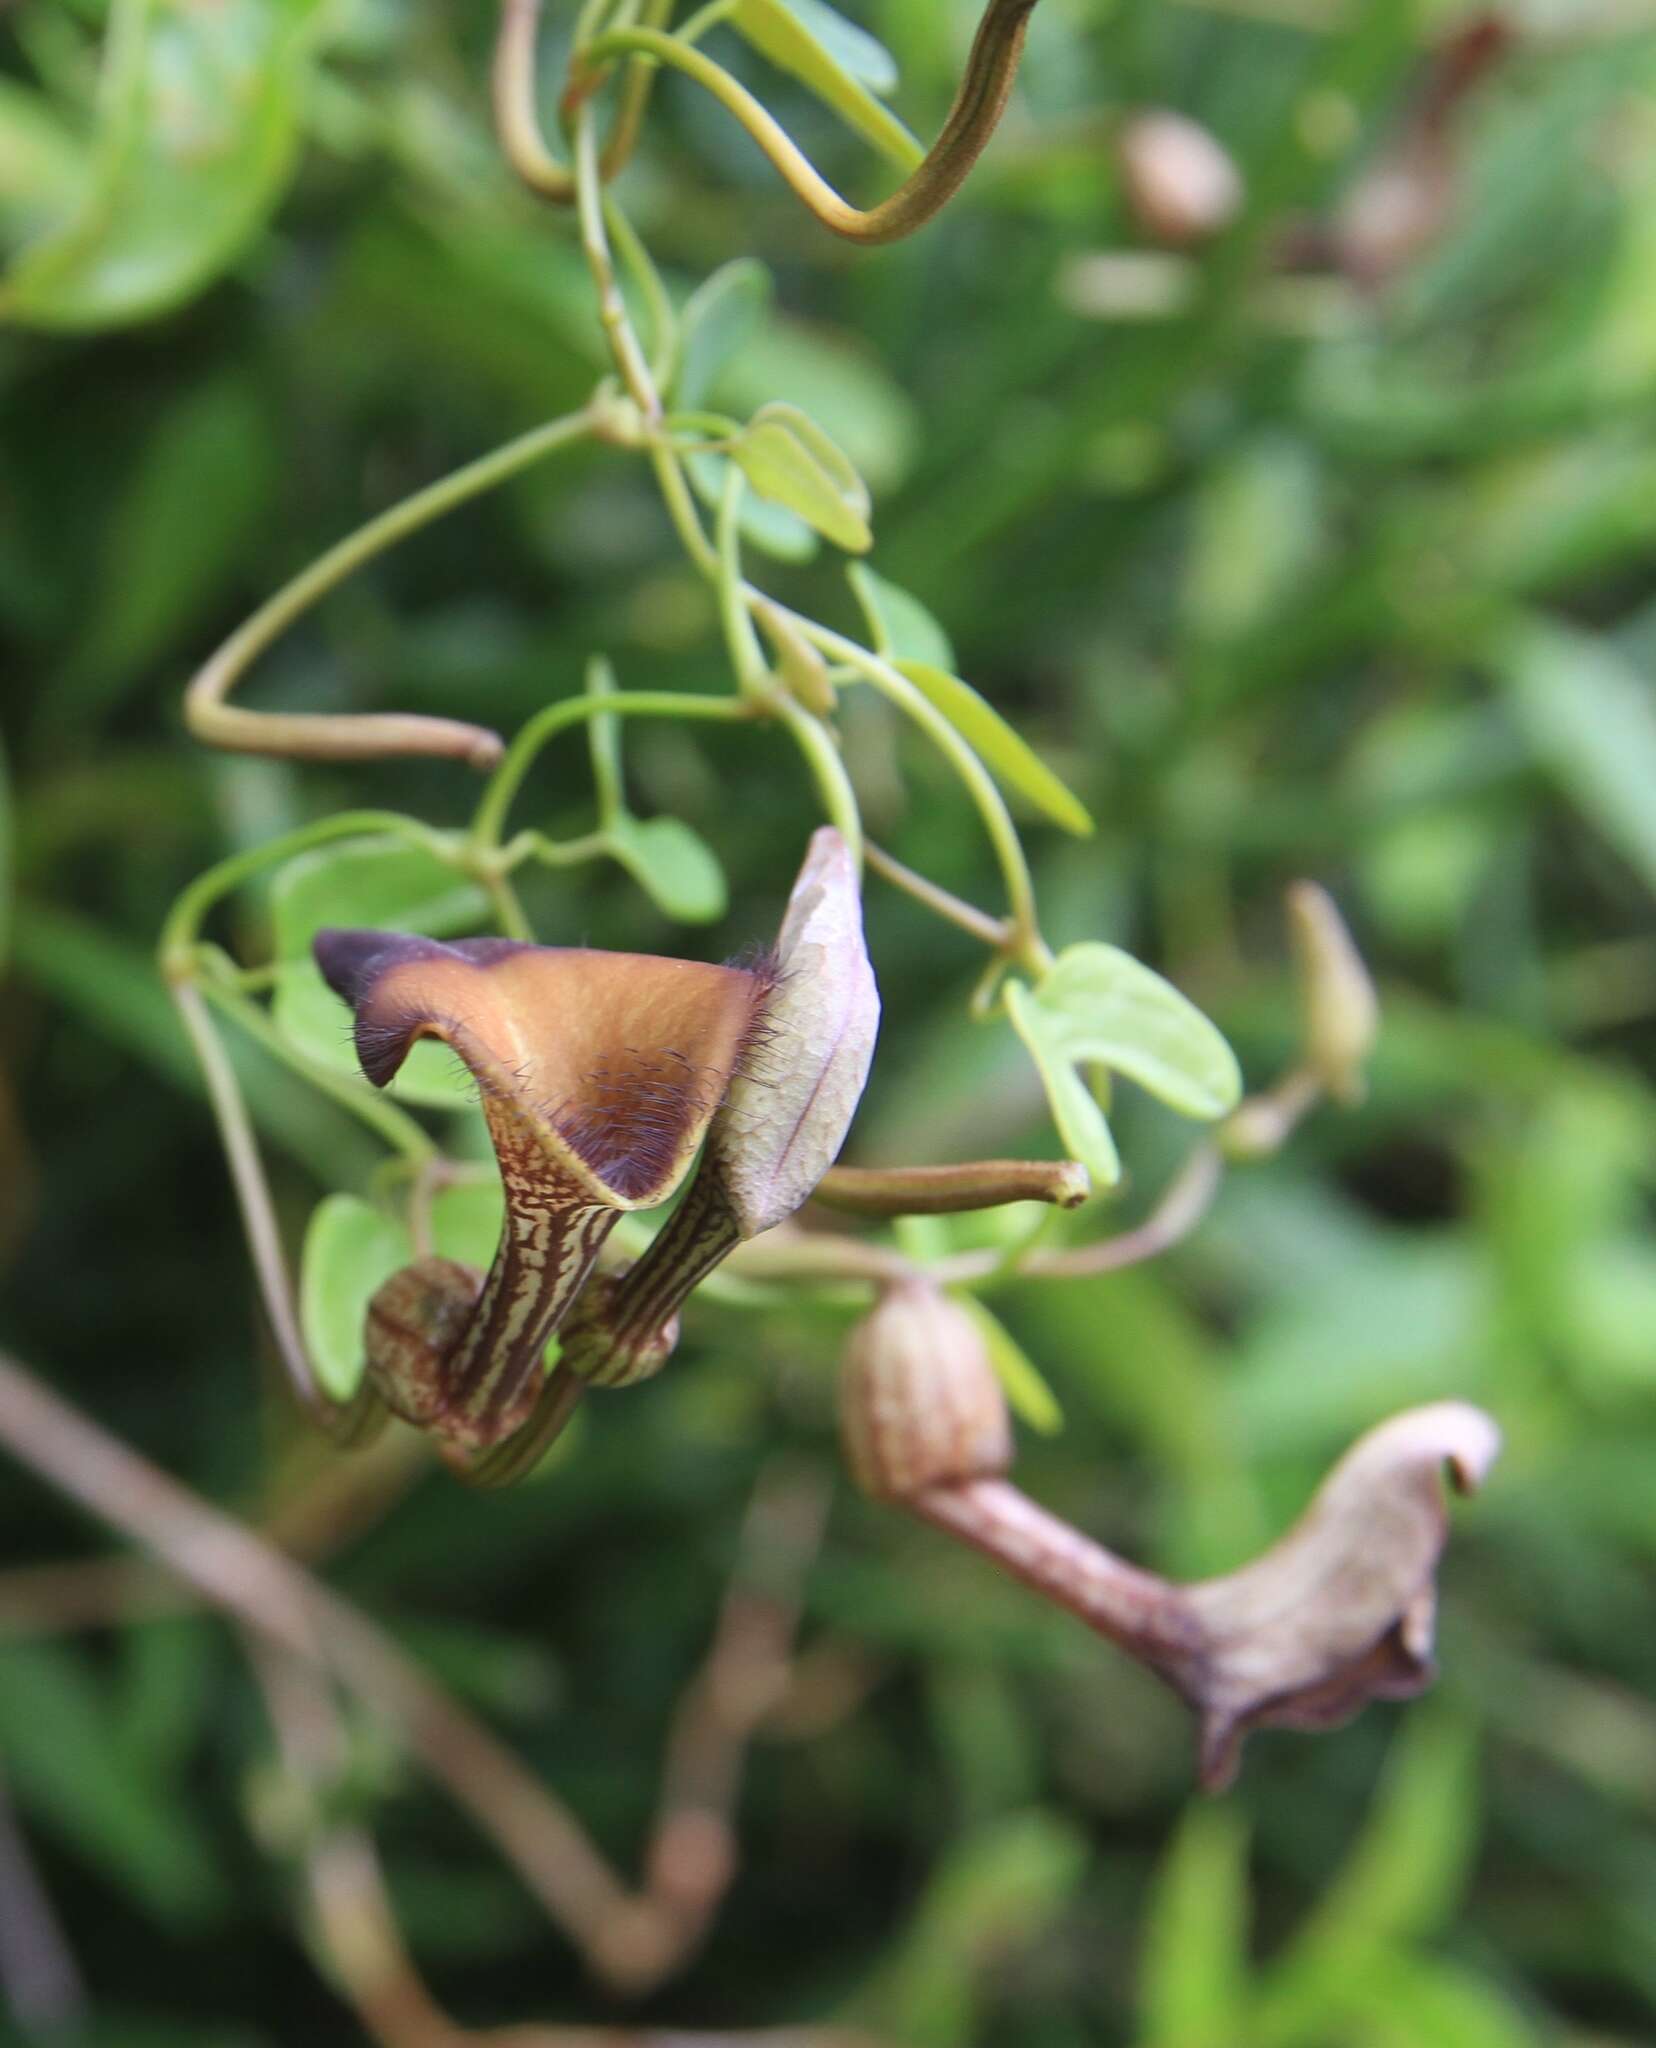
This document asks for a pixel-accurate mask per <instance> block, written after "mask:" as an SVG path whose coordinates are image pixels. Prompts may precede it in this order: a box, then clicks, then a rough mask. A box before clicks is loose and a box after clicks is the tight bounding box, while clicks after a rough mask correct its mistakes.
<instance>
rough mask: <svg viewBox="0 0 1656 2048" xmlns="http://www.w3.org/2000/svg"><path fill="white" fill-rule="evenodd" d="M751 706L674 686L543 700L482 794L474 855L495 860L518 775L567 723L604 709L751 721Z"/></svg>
mask: <svg viewBox="0 0 1656 2048" xmlns="http://www.w3.org/2000/svg"><path fill="white" fill-rule="evenodd" d="M756 708H757V707H756V706H754V705H753V704H749V703H744V702H743V701H742V699H741V698H739V697H696V696H692V695H690V694H689V693H688V692H680V691H675V690H615V691H610V692H606V693H605V694H603V695H601V696H596V697H566V698H565V699H564V700H563V702H562V703H560V704H548V705H547V707H546V709H545V710H544V711H539V712H537V713H536V714H535V716H534V717H533V718H531V719H530V721H529V723H528V724H527V725H526V726H524V727H523V729H522V730H521V731H520V732H519V733H518V735H517V737H516V738H515V739H514V740H513V741H512V744H511V746H510V747H508V748H507V750H506V754H505V757H504V759H503V760H502V761H501V763H500V766H499V767H498V768H497V769H496V770H495V772H494V774H493V776H492V777H491V778H490V781H489V786H488V788H487V789H486V790H485V791H484V792H483V800H482V802H481V803H480V804H479V805H478V807H477V815H476V816H475V817H474V818H473V820H472V827H471V837H470V847H471V851H472V857H473V859H474V860H475V861H476V862H477V863H478V865H479V866H480V867H483V868H487V867H489V866H490V865H492V864H493V863H495V862H497V861H498V860H499V857H500V841H501V835H502V833H503V831H504V829H505V825H506V818H507V814H508V813H509V812H510V810H511V807H512V802H513V799H514V798H515V797H516V796H517V793H518V791H519V789H520V788H521V787H522V786H523V778H524V777H525V776H526V775H527V774H528V772H529V770H530V768H531V767H532V766H533V765H534V760H535V756H536V755H537V754H538V753H539V752H540V750H541V749H542V747H544V746H545V745H546V744H547V742H548V741H549V740H552V739H556V737H557V736H558V734H559V733H560V732H562V731H564V730H565V729H566V727H569V726H572V725H579V724H580V722H581V721H582V720H583V719H586V718H597V717H599V716H600V715H601V714H603V713H605V712H613V713H614V714H615V716H616V717H617V718H699V719H719V720H723V721H725V722H726V723H741V722H742V721H744V720H747V719H751V718H752V717H753V716H754V714H755V710H756Z"/></svg>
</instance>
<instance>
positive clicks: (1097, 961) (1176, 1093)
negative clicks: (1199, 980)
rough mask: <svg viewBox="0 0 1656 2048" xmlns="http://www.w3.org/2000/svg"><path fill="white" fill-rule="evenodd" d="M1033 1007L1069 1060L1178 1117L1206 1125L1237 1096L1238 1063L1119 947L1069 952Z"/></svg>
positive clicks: (1211, 1030) (1165, 985) (1089, 943)
mask: <svg viewBox="0 0 1656 2048" xmlns="http://www.w3.org/2000/svg"><path fill="white" fill-rule="evenodd" d="M1034 1001H1035V1002H1036V1003H1037V1004H1038V1005H1039V1006H1040V1008H1041V1009H1042V1010H1043V1011H1044V1012H1045V1013H1046V1017H1047V1020H1048V1021H1047V1029H1048V1031H1049V1032H1050V1034H1051V1036H1052V1039H1053V1042H1054V1043H1055V1044H1057V1045H1059V1046H1061V1047H1062V1048H1063V1050H1064V1052H1065V1054H1066V1056H1067V1057H1068V1058H1070V1059H1071V1060H1077V1061H1079V1060H1098V1061H1100V1062H1101V1063H1102V1064H1103V1065H1104V1066H1106V1067H1109V1068H1111V1069H1113V1071H1115V1072H1116V1073H1118V1074H1125V1075H1126V1076H1127V1078H1128V1080H1130V1081H1136V1082H1137V1083H1138V1084H1139V1086H1140V1087H1141V1088H1143V1089H1145V1090H1146V1091H1147V1092H1148V1093H1149V1094H1151V1095H1154V1096H1155V1097H1156V1099H1157V1100H1158V1101H1159V1102H1165V1103H1166V1104H1167V1106H1168V1108H1169V1109H1176V1110H1177V1111H1178V1112H1179V1114H1180V1115H1181V1116H1188V1117H1194V1118H1197V1119H1198V1120H1200V1121H1203V1122H1208V1121H1211V1120H1212V1119H1213V1118H1215V1117H1221V1116H1225V1115H1227V1114H1228V1113H1229V1112H1230V1111H1231V1110H1233V1109H1234V1108H1235V1107H1236V1105H1237V1102H1238V1101H1239V1099H1240V1097H1241V1094H1242V1076H1241V1073H1240V1071H1239V1070H1238V1068H1237V1064H1236V1055H1235V1054H1234V1053H1233V1052H1232V1051H1231V1049H1230V1047H1229V1046H1228V1045H1227V1044H1226V1043H1225V1040H1224V1038H1223V1036H1222V1035H1221V1033H1220V1032H1219V1030H1218V1028H1217V1027H1216V1026H1215V1025H1213V1024H1210V1023H1209V1022H1208V1020H1207V1018H1206V1017H1204V1016H1203V1015H1202V1013H1201V1011H1200V1010H1198V1009H1197V1007H1196V1005H1195V1004H1194V1003H1193V1002H1191V1000H1190V999H1189V997H1188V996H1183V995H1181V994H1180V993H1179V991H1178V990H1177V989H1176V988H1175V987H1174V986H1173V984H1172V983H1171V982H1170V981H1166V980H1164V979H1163V977H1162V976H1161V975H1159V974H1157V973H1156V972H1155V971H1154V969H1152V968H1149V967H1146V966H1145V965H1144V964H1143V962H1142V961H1138V960H1135V959H1134V958H1133V956H1132V955H1131V954H1130V953H1124V952H1123V951H1122V950H1121V948H1120V947H1119V946H1106V945H1103V944H1101V943H1099V942H1098V941H1096V940H1086V941H1084V942H1083V943H1082V944H1080V945H1076V946H1066V947H1065V949H1064V951H1063V952H1062V953H1060V954H1059V956H1058V958H1057V959H1056V960H1055V961H1054V962H1053V964H1052V966H1051V967H1050V968H1049V969H1048V970H1047V972H1046V974H1045V975H1044V976H1043V977H1042V979H1041V981H1040V983H1039V984H1038V986H1037V987H1036V989H1035V992H1034Z"/></svg>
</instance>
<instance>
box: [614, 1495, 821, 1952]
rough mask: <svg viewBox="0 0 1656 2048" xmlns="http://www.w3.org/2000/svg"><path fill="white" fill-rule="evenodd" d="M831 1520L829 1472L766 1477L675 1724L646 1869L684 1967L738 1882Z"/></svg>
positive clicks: (750, 1509)
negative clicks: (754, 1750)
mask: <svg viewBox="0 0 1656 2048" xmlns="http://www.w3.org/2000/svg"><path fill="white" fill-rule="evenodd" d="M827 1516H828V1487H827V1485H826V1484H825V1483H824V1481H823V1480H822V1478H821V1477H820V1475H818V1474H814V1473H802V1472H799V1471H797V1470H796V1471H792V1472H787V1471H783V1470H781V1469H779V1468H772V1469H770V1470H768V1471H766V1472H763V1473H761V1475H760V1478H759V1483H758V1485H757V1486H756V1487H755V1489H754V1493H753V1499H752V1501H751V1503H750V1504H749V1507H748V1512H747V1517H746V1519H745V1521H744V1523H743V1525H742V1534H741V1538H740V1542H739V1545H738V1550H737V1558H736V1566H735V1569H734V1571H733V1572H732V1574H731V1581H730V1586H729V1588H728V1590H727V1592H726V1594H725V1597H724V1603H723V1606H722V1607H721V1609H720V1611H719V1619H718V1623H717V1625H716V1627H715V1629H714V1633H713V1642H712V1645H711V1647H710V1648H709V1650H708V1653H707V1661H706V1662H705V1664H704V1665H703V1666H702V1669H701V1671H700V1672H699V1673H698V1674H697V1676H696V1678H695V1679H694V1680H693V1681H692V1682H691V1684H690V1686H689V1688H688V1690H687V1691H686V1693H685V1694H684V1697H683V1699H682V1701H681V1702H680V1705H679V1710H678V1713H677V1715H676V1716H675V1717H674V1721H673V1729H672V1733H671V1735H670V1737H669V1738H668V1744H667V1759H666V1763H665V1766H664V1768H663V1772H662V1789H661V1804H660V1808H659V1811H658V1814H657V1818H656V1823H655V1827H654V1830H653V1832H652V1836H651V1841H650V1847H649V1852H648V1855H647V1858H646V1864H645V1868H646V1871H647V1877H646V1886H647V1889H648V1892H649V1894H650V1895H651V1896H652V1897H654V1898H657V1899H659V1900H661V1901H663V1902H664V1903H666V1904H667V1905H668V1906H669V1908H670V1910H671V1912H672V1913H673V1915H674V1918H675V1920H676V1922H677V1926H678V1933H679V1943H680V1946H679V1951H678V1956H677V1957H675V1961H677V1960H682V1959H683V1957H684V1956H686V1955H687V1954H688V1953H689V1951H690V1950H691V1949H692V1948H694V1947H695V1946H697V1945H698V1944H699V1942H700V1940H701V1938H702V1936H703V1934H704V1933H705V1931H706V1928H707V1925H708V1923H709V1921H710V1920H711V1919H712V1916H713V1913H714V1912H715V1910H716V1909H717V1907H718V1904H719V1901H720V1900H721V1899H722V1898H723V1896H724V1893H725V1891H726V1889H727V1888H728V1886H729V1883H730V1880H731V1878H732V1877H733V1876H734V1874H735V1868H736V1836H735V1830H734V1828H733V1826H732V1816H733V1814H734V1811H735V1807H736V1801H737V1796H738V1794H739V1792H740V1789H741V1778H742V1766H743V1763H744V1761H745V1757H746V1752H747V1746H748V1744H749V1742H750V1741H751V1740H752V1738H753V1736H754V1735H755V1734H756V1733H757V1731H758V1730H759V1728H760V1727H761V1726H762V1725H763V1723H764V1722H765V1721H766V1720H767V1718H768V1717H769V1715H770V1714H771V1713H772V1711H773V1710H774V1709H775V1708H776V1707H777V1706H778V1705H779V1704H780V1703H781V1702H782V1700H783V1698H784V1697H785V1695H786V1693H787V1689H788V1684H789V1677H790V1672H791V1667H792V1663H793V1638H794V1632H795V1629H796V1628H797V1626H798V1622H799V1606H800V1596H801V1592H802V1588H803V1585H804V1581H805V1577H806V1575H807V1573H808V1572H809V1570H810V1568H811V1565H812V1563H813V1561H814V1560H815V1557H816V1554H817V1551H818V1549H819V1548H820V1547H821V1543H822V1536H823V1531H824V1528H825V1527H826V1523H827Z"/></svg>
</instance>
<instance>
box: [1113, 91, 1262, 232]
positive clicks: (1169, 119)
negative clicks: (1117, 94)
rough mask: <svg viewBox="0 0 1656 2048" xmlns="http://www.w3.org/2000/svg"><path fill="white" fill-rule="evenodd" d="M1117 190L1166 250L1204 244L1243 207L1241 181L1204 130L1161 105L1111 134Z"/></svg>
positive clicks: (1144, 230) (1134, 217)
mask: <svg viewBox="0 0 1656 2048" xmlns="http://www.w3.org/2000/svg"><path fill="white" fill-rule="evenodd" d="M1116 158H1117V161H1118V162H1119V164H1120V166H1121V181H1122V191H1123V193H1124V195H1125V197H1126V200H1127V205H1128V207H1129V209H1130V210H1131V212H1132V215H1133V219H1134V220H1135V221H1136V222H1137V224H1138V226H1139V228H1140V229H1141V230H1142V231H1143V232H1144V233H1145V234H1146V235H1148V236H1149V237H1150V239H1151V240H1152V241H1155V242H1161V243H1164V244H1166V245H1168V246H1169V247H1171V248H1175V249H1183V248H1188V247H1189V246H1190V245H1191V244H1192V243H1195V242H1206V241H1209V240H1211V239H1212V237H1213V236H1215V235H1217V234H1219V233H1221V232H1222V231H1223V230H1224V229H1225V228H1227V227H1229V226H1230V224H1231V222H1232V221H1233V220H1234V219H1235V218H1236V216H1237V214H1238V212H1239V211H1240V210H1241V206H1242V178H1241V175H1240V173H1239V172H1238V170H1237V168H1236V166H1235V164H1234V163H1232V162H1231V160H1230V158H1229V156H1228V155H1226V153H1225V151H1224V149H1223V148H1221V146H1220V145H1219V143H1218V142H1216V141H1215V140H1214V138H1213V136H1212V135H1210V134H1209V133H1208V131H1207V129H1205V128H1203V127H1201V126H1200V125H1199V124H1198V123H1197V122H1195V121H1192V120H1190V119H1189V118H1188V117H1187V116H1186V115H1184V114H1175V113H1172V112H1170V111H1169V110H1168V109H1167V108H1165V107H1150V108H1146V109H1145V111H1144V112H1143V113H1138V114H1134V115H1132V116H1131V117H1130V118H1129V119H1128V120H1126V121H1124V122H1123V123H1122V126H1121V128H1120V130H1119V131H1118V133H1117V135H1116Z"/></svg>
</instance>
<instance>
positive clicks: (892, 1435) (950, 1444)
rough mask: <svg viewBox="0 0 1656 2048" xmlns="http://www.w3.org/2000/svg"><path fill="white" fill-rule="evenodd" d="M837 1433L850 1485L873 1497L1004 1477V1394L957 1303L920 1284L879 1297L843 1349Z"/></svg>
mask: <svg viewBox="0 0 1656 2048" xmlns="http://www.w3.org/2000/svg"><path fill="white" fill-rule="evenodd" d="M840 1434H841V1439H842V1441H843V1443H844V1446H845V1457H846V1462H847V1464H848V1465H849V1466H850V1468H851V1476H852V1478H853V1479H855V1480H856V1482H857V1484H858V1485H859V1486H860V1487H861V1488H862V1489H863V1491H864V1492H865V1493H871V1494H874V1495H875V1496H877V1497H878V1498H880V1499H887V1500H906V1499H910V1498H912V1497H913V1496H915V1495H916V1494H920V1493H923V1492H925V1491H926V1489H927V1488H929V1487H933V1486H949V1485H956V1484H959V1483H960V1482H961V1481H963V1480H968V1479H992V1478H996V1477H998V1476H999V1475H1000V1474H1001V1473H1003V1472H1005V1471H1006V1470H1007V1469H1008V1467H1009V1466H1010V1465H1011V1463H1012V1427H1011V1423H1010V1421H1009V1419H1008V1417H1007V1412H1006V1396H1005V1395H1004V1394H1003V1393H1002V1392H1001V1384H1000V1381H999V1379H998V1378H997V1377H996V1375H995V1368H994V1366H993V1365H992V1364H991V1363H990V1360H989V1353H988V1349H987V1347H986V1346H985V1344H984V1341H983V1337H982V1335H981V1333H980V1332H979V1330H978V1326H977V1324H976V1323H974V1322H973V1320H972V1318H971V1317H970V1316H969V1315H968V1314H967V1313H966V1311H965V1310H964V1309H963V1308H961V1307H960V1306H959V1304H958V1303H956V1302H953V1301H951V1300H950V1299H949V1298H948V1296H947V1295H945V1294H942V1293H940V1292H939V1291H938V1289H936V1288H935V1287H932V1286H930V1285H929V1284H928V1283H927V1282H925V1281H908V1282H904V1283H903V1284H901V1285H899V1286H896V1287H893V1288H891V1289H890V1290H888V1292H887V1293H885V1294H884V1295H882V1296H881V1298H880V1300H879V1302H878V1303H877V1304H876V1305H875V1307H874V1308H873V1309H872V1310H871V1311H870V1312H869V1314H868V1315H866V1316H865V1317H864V1318H863V1320H862V1321H861V1322H860V1323H859V1324H858V1325H857V1327H856V1328H855V1329H854V1330H853V1331H852V1333H851V1340H850V1342H849V1344H848V1345H847V1347H846V1353H845V1362H844V1365H843V1366H842V1368H841V1371H840Z"/></svg>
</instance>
